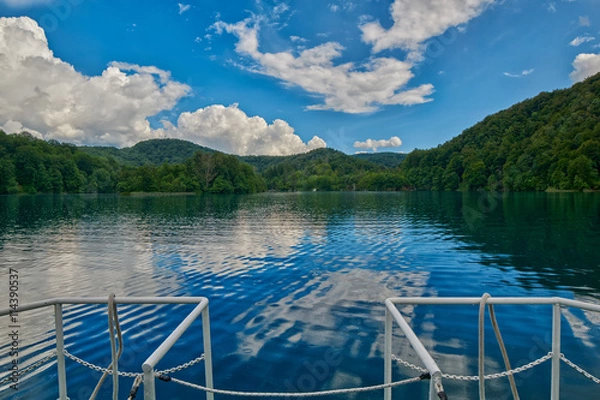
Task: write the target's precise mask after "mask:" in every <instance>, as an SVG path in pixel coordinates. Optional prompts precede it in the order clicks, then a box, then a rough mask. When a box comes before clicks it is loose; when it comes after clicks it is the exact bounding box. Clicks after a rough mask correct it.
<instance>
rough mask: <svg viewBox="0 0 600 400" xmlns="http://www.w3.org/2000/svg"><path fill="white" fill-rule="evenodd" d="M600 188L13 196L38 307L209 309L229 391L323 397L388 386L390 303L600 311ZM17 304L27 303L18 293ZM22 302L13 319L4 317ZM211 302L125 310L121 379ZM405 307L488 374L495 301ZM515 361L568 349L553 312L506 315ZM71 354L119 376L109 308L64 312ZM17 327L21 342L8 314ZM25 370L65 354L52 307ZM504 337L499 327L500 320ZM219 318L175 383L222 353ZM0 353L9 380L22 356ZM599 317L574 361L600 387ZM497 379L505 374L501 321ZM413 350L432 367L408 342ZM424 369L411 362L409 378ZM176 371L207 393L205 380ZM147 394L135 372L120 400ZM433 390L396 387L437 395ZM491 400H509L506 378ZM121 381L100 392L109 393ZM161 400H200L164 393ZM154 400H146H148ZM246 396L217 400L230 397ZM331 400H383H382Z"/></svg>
mask: <svg viewBox="0 0 600 400" xmlns="http://www.w3.org/2000/svg"><path fill="white" fill-rule="evenodd" d="M599 260H600V194H597V193H515V194H490V193H432V192H423V193H419V192H412V193H289V194H260V195H252V196H206V195H204V196H184V195H181V196H151V195H149V196H131V197H123V196H91V195H82V196H4V197H0V265H1V266H2V269H3V276H4V277H5V278H3V279H5V283H2V287H4V288H6V287H7V286H8V269H9V268H13V269H16V270H17V271H18V273H19V300H20V302H21V304H25V303H29V302H33V301H37V300H42V299H45V298H53V297H67V296H86V297H89V296H95V297H105V296H108V294H109V293H111V292H114V293H116V295H117V297H120V296H206V297H208V298H209V300H210V314H211V333H212V349H213V357H214V373H215V385H216V387H219V388H224V389H232V390H246V391H312V390H323V389H332V388H344V387H355V386H366V385H375V384H379V383H382V382H383V333H384V306H383V302H384V300H385V299H386V298H388V297H401V296H419V297H423V296H424V297H440V296H481V295H482V294H483V293H484V292H488V293H490V294H491V295H492V296H562V297H566V298H571V299H578V300H584V301H589V302H593V303H600V264H599V263H600V261H599ZM2 293H3V295H2V297H3V298H4V302H5V303H6V306H8V296H7V295H4V293H5V289H2ZM0 308H5V306H0ZM191 309H192V306H125V305H121V306H119V315H120V319H121V323H122V327H123V331H124V334H125V346H124V349H125V351H124V354H123V357H122V358H121V361H120V364H119V366H120V369H121V370H125V371H134V372H137V371H140V370H141V369H140V368H141V364H142V362H143V361H144V360H145V359H146V358H147V357H148V355H149V354H150V353H151V352H152V351H153V350H154V349H155V348H156V347H157V346H158V345H159V344H160V343H161V342H162V340H164V338H165V337H166V336H167V335H168V334H169V333H170V332H171V330H172V329H173V328H174V327H175V326H176V325H177V324H178V323H179V322H180V321H181V320H182V319H183V318H185V316H186V315H187V313H188V312H189V311H190V310H191ZM401 311H402V312H403V314H404V315H405V316H406V318H407V320H409V322H410V324H411V326H412V327H413V329H414V330H415V332H416V333H417V334H418V335H419V337H420V338H421V340H422V341H423V343H424V345H425V346H426V347H427V348H428V349H429V350H430V352H431V354H432V355H433V357H434V359H435V360H436V361H437V362H438V364H439V365H440V367H441V368H442V370H443V371H444V372H447V373H452V374H462V375H476V374H477V312H478V307H476V306H418V307H413V306H406V307H401ZM496 312H497V317H498V320H499V323H500V327H501V330H502V334H503V336H504V340H505V342H506V344H507V349H508V353H509V355H510V357H511V362H512V364H513V366H520V365H523V364H526V363H528V362H529V361H532V360H534V359H536V358H539V357H541V356H543V355H545V354H546V353H547V352H548V351H550V349H551V331H550V326H551V325H550V324H551V308H550V307H547V306H498V307H497V309H496ZM64 318H65V329H66V347H67V349H68V350H69V351H70V352H71V353H73V354H75V355H77V356H78V357H81V358H83V359H85V360H87V361H89V362H92V363H94V364H98V365H101V366H107V365H108V364H109V363H110V346H109V338H108V333H107V332H108V331H107V321H106V309H105V307H101V306H93V305H85V306H82V305H79V306H67V307H65V316H64ZM5 321H6V322H5V323H3V327H2V329H4V330H5V331H6V332H8V329H9V328H8V325H9V324H8V319H5ZM19 323H20V326H21V328H20V349H19V350H20V358H19V363H20V366H21V368H24V367H26V366H27V365H29V364H31V363H32V362H35V361H36V360H39V359H41V358H43V357H44V356H46V355H48V354H50V353H51V352H52V351H53V349H54V346H55V343H54V328H53V326H54V325H53V324H54V317H53V313H52V310H51V309H44V310H36V311H32V312H28V313H21V314H20V315H19ZM488 325H489V324H488ZM201 329H202V327H201V323H200V321H197V322H196V323H194V324H193V325H192V327H191V328H190V330H189V331H188V332H187V333H186V334H185V335H184V336H183V337H182V338H181V340H180V341H179V342H178V343H177V344H176V345H175V347H174V348H173V349H172V350H171V351H170V352H169V353H168V355H167V356H166V357H165V359H164V360H163V361H162V362H161V363H160V364H159V365H158V368H159V369H163V368H168V367H171V366H175V365H178V364H181V363H183V362H186V361H188V360H190V359H192V358H195V357H197V356H198V355H200V354H201V353H202V351H203V349H202V335H201ZM2 337H3V339H0V367H1V369H0V379H1V378H2V377H4V376H6V373H7V371H8V368H9V366H10V362H11V358H10V357H9V355H8V351H9V346H10V344H9V340H8V335H6V334H4V335H2ZM599 344H600V315H598V314H594V313H591V312H587V311H586V312H583V311H580V310H576V309H565V310H563V314H562V349H563V352H564V353H565V355H567V357H569V358H571V359H572V360H573V361H575V362H576V363H578V364H580V365H581V366H583V367H585V368H586V369H588V370H589V371H590V372H592V373H594V374H595V375H596V376H600V361H598V360H600V349H599ZM486 346H487V347H486V355H487V360H486V369H487V371H489V372H497V371H500V370H502V368H503V363H502V358H501V355H500V351H499V349H498V345H497V343H496V340H495V338H494V334H493V331H492V330H491V327H489V326H488V327H487V330H486ZM393 349H394V353H395V354H396V355H398V356H401V357H402V358H404V359H406V360H408V361H410V362H412V363H415V364H420V363H419V360H418V358H417V357H416V355H415V353H414V351H412V350H411V349H410V346H409V345H408V343H407V342H406V340H404V338H403V336H402V335H401V334H400V331H399V329H396V330H395V336H394V344H393ZM562 370H563V375H562V383H561V387H562V391H561V394H562V397H561V398H564V399H583V398H590V399H591V398H598V389H599V388H598V385H596V384H594V383H593V382H591V381H590V380H587V379H586V378H584V377H583V376H582V375H580V374H578V373H576V372H575V371H572V370H571V369H570V368H568V367H567V366H566V365H564V364H563V368H562ZM67 373H68V394H69V397H70V398H71V400H79V399H88V397H89V395H90V393H91V391H92V389H93V388H94V386H95V385H96V382H97V381H98V379H99V378H100V375H101V374H100V373H99V372H96V371H92V370H90V369H87V368H85V367H82V366H80V365H78V364H76V363H74V362H72V361H69V360H68V361H67ZM418 374H419V373H418V372H416V371H413V370H411V369H407V368H406V367H401V366H397V365H395V366H394V371H393V376H394V379H395V380H399V379H403V378H407V377H412V376H416V375H418ZM173 376H176V377H178V378H180V379H185V380H189V381H192V382H195V383H199V384H203V383H204V366H203V365H202V364H199V365H196V366H193V367H191V368H189V369H187V370H185V371H181V372H177V373H176V374H174V375H173ZM56 381H57V373H56V363H55V361H53V362H50V363H48V364H46V365H45V366H44V367H43V368H41V369H38V370H37V371H36V372H34V373H28V374H26V375H24V376H23V377H22V378H21V380H20V381H19V385H18V390H17V391H15V390H12V389H10V387H9V386H8V385H6V384H5V385H4V386H0V398H1V399H41V400H45V399H48V400H54V399H56V398H57V396H58V389H57V385H56ZM516 381H517V384H518V387H519V391H520V394H521V398H523V399H548V398H549V393H550V385H549V382H550V363H549V362H546V363H544V364H542V365H540V366H538V367H536V368H535V369H533V370H530V371H526V372H523V373H522V374H519V375H517V377H516ZM132 382H133V380H132V379H131V378H122V380H121V383H120V398H127V396H128V393H129V389H130V387H131V384H132ZM444 385H445V388H446V391H447V393H448V395H449V398H450V399H474V398H477V383H476V382H470V383H465V382H453V381H448V380H446V381H445V382H444ZM427 392H428V385H427V384H426V383H416V384H411V385H408V386H403V387H399V388H396V389H394V390H393V393H394V398H403V399H426V398H427ZM487 392H488V397H489V398H492V399H509V398H511V397H510V389H509V386H508V383H507V380H505V379H501V380H497V381H493V382H489V383H488V385H487ZM111 393H112V389H111V383H110V379H109V380H107V382H106V383H105V385H104V387H103V389H102V392H101V396H100V397H99V398H105V399H106V398H110V396H111ZM157 394H158V398H159V399H167V400H179V399H188V398H198V396H199V394H198V393H197V392H196V391H194V390H193V389H189V388H185V387H182V386H179V385H177V384H175V383H173V382H170V383H166V382H157ZM139 396H140V397H142V394H141V393H140V395H139ZM225 397H227V396H217V398H223V399H224V398H225ZM327 398H329V399H348V398H352V399H382V398H383V393H382V391H376V392H369V393H361V394H355V395H350V396H348V395H346V396H329V397H327Z"/></svg>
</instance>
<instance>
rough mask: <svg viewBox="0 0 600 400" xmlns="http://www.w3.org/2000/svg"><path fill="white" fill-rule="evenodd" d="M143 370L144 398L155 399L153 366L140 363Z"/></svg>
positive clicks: (145, 399) (147, 399)
mask: <svg viewBox="0 0 600 400" xmlns="http://www.w3.org/2000/svg"><path fill="white" fill-rule="evenodd" d="M142 369H143V370H144V400H156V388H155V387H154V384H155V382H154V368H152V367H151V366H150V365H148V364H144V365H142Z"/></svg>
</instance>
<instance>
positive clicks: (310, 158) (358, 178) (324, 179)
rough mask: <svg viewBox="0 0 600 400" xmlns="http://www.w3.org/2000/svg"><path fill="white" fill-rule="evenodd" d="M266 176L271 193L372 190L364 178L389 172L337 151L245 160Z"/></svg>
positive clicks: (319, 151) (317, 150)
mask: <svg viewBox="0 0 600 400" xmlns="http://www.w3.org/2000/svg"><path fill="white" fill-rule="evenodd" d="M242 160H243V161H246V162H248V163H249V164H251V165H253V166H254V167H255V168H256V169H257V170H258V171H259V172H260V173H261V175H262V176H263V178H264V179H265V181H266V183H267V187H268V188H269V189H270V190H277V191H288V190H291V191H295V190H313V189H318V190H361V189H365V190H372V189H373V188H374V187H372V186H370V185H369V184H368V182H367V181H365V180H364V178H365V177H366V176H367V175H368V174H367V173H371V174H373V173H381V172H382V171H383V170H384V169H385V168H384V167H383V166H380V165H377V164H374V163H372V162H369V161H365V160H361V159H359V158H355V157H352V156H349V155H347V154H344V153H342V152H341V151H338V150H333V149H316V150H313V151H310V152H308V153H303V154H294V155H291V156H284V157H254V156H253V157H242Z"/></svg>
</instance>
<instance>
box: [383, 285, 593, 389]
mask: <svg viewBox="0 0 600 400" xmlns="http://www.w3.org/2000/svg"><path fill="white" fill-rule="evenodd" d="M482 303H483V304H487V305H494V304H511V305H551V306H552V308H553V311H552V352H551V353H550V354H551V359H552V377H551V390H550V393H551V400H559V396H560V362H561V359H562V360H566V358H565V357H564V356H563V355H562V354H561V350H560V348H561V347H560V340H561V328H560V323H561V311H560V310H561V307H575V308H579V309H582V310H587V311H594V312H600V305H596V304H590V303H584V302H582V301H577V300H570V299H565V298H562V297H530V298H527V297H489V295H488V297H486V296H485V295H484V297H483V298H482V297H395V298H389V299H387V300H385V315H386V317H385V344H384V346H385V347H384V363H385V364H384V382H385V383H388V382H391V381H392V358H393V355H392V329H393V321H395V322H396V324H397V325H398V326H399V327H400V329H401V330H402V332H403V333H404V335H405V336H406V339H407V340H408V341H409V343H410V345H411V346H412V348H413V349H414V350H415V352H416V353H417V356H418V357H419V359H420V360H421V362H422V363H423V365H424V366H425V369H426V370H427V371H428V372H429V373H430V374H431V381H430V389H429V399H430V400H434V399H437V397H438V396H439V395H438V393H440V391H442V392H443V387H442V377H443V375H444V374H442V371H441V370H440V368H439V367H438V365H437V363H436V362H435V360H434V359H433V358H432V357H431V355H430V354H429V352H428V351H427V349H426V348H425V346H423V343H421V341H420V340H419V338H418V337H417V335H416V334H415V333H414V331H413V330H412V328H411V327H410V325H409V324H408V323H407V322H406V320H405V319H404V317H403V316H402V314H401V313H400V311H399V310H398V308H397V306H398V305H481V304H482ZM481 323H482V322H481V318H480V331H481V329H482V327H481ZM480 342H481V343H483V337H482V335H480ZM480 356H481V352H480ZM565 362H566V361H565ZM569 365H570V364H569ZM482 375H483V370H480V376H479V382H480V388H481V387H483V393H485V390H484V385H485V382H484V380H483V379H482V378H481V377H482ZM481 393H482V392H481V391H480V394H481ZM480 398H485V395H483V396H481V395H480ZM384 399H385V400H391V399H392V391H391V388H386V389H385V391H384Z"/></svg>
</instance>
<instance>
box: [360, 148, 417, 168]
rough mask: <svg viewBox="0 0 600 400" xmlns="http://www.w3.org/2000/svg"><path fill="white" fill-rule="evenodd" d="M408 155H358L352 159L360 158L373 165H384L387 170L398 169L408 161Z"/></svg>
mask: <svg viewBox="0 0 600 400" xmlns="http://www.w3.org/2000/svg"><path fill="white" fill-rule="evenodd" d="M407 155H408V154H407V153H393V152H381V153H358V154H353V155H352V157H356V158H360V159H361V160H366V161H370V162H372V163H373V164H377V165H382V166H384V167H387V168H396V167H397V166H398V165H400V164H401V163H402V161H404V160H405V159H406V156H407Z"/></svg>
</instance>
